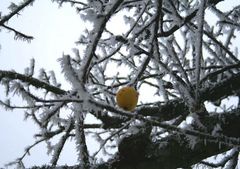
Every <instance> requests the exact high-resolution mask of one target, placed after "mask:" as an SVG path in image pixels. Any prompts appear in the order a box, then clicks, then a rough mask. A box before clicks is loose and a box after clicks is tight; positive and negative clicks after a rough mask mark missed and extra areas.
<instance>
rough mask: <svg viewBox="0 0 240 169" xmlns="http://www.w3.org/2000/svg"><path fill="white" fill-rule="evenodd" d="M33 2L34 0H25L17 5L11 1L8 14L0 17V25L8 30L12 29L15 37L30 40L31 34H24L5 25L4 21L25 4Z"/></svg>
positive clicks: (20, 9) (24, 6)
mask: <svg viewBox="0 0 240 169" xmlns="http://www.w3.org/2000/svg"><path fill="white" fill-rule="evenodd" d="M33 2H34V0H25V1H23V2H21V3H20V4H19V5H16V4H15V3H13V2H12V3H11V5H10V6H9V9H10V10H11V12H10V13H9V14H8V15H5V16H2V17H1V18H0V27H1V26H2V27H4V28H6V29H8V30H10V31H13V32H14V33H15V39H23V40H27V41H31V40H32V39H33V37H32V36H28V35H25V34H23V33H21V32H19V31H17V30H15V29H13V28H11V27H9V26H7V25H6V23H7V22H8V21H9V20H10V19H11V18H12V17H14V16H16V15H19V12H20V11H22V10H23V9H24V8H26V7H27V6H29V5H31V4H32V3H33Z"/></svg>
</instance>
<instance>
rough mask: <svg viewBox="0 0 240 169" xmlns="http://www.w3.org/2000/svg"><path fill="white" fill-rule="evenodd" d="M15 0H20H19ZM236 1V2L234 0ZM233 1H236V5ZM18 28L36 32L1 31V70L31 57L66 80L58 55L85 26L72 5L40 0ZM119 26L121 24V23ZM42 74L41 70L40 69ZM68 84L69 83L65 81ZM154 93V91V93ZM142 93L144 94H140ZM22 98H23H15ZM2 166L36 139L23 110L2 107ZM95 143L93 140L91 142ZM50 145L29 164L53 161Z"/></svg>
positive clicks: (68, 154)
mask: <svg viewBox="0 0 240 169" xmlns="http://www.w3.org/2000/svg"><path fill="white" fill-rule="evenodd" d="M14 2H19V1H17V0H15V1H14ZM232 2H233V3H234V2H236V1H235V0H232ZM233 3H232V5H234V4H233ZM9 4H10V0H1V3H0V11H2V12H3V13H2V15H4V14H7V13H8V12H9V11H8V10H7V7H8V5H9ZM8 25H9V26H12V27H14V28H15V29H17V30H19V31H21V32H23V33H25V34H28V35H32V36H34V38H35V39H34V40H33V41H32V42H31V43H27V42H22V41H16V40H14V34H13V33H9V32H8V31H6V30H5V29H1V32H0V45H1V49H0V70H12V69H14V70H15V71H17V72H20V73H23V72H24V68H25V67H27V66H28V65H29V62H30V59H31V58H35V60H36V71H38V70H39V69H40V68H41V67H44V68H45V69H46V70H49V71H50V70H55V72H56V74H57V77H58V79H59V80H61V81H64V80H63V79H64V77H63V75H61V73H60V72H61V69H60V65H59V63H58V62H57V59H58V58H59V57H61V56H62V54H63V53H65V54H67V53H71V51H72V48H73V47H74V46H75V44H74V42H75V41H77V40H78V38H79V37H80V34H81V32H82V31H83V29H84V25H85V24H84V23H83V22H81V20H80V17H79V16H78V15H77V14H76V12H75V10H74V8H72V7H71V6H70V5H64V7H63V8H60V9H59V7H58V5H57V4H56V3H52V2H51V1H50V0H39V1H36V2H35V3H34V5H33V6H32V7H31V6H30V7H27V8H25V10H24V11H23V12H21V15H20V16H18V17H14V18H12V19H11V20H10V22H9V23H8ZM118 28H119V27H118ZM37 74H38V73H37ZM63 85H64V87H68V85H67V84H63ZM150 94H151V93H150ZM140 96H141V95H140ZM0 98H1V99H3V98H5V97H4V90H3V88H2V86H0ZM15 101H16V102H20V101H21V100H20V99H15ZM0 113H1V116H0V117H1V123H0V133H1V139H0V168H1V167H4V164H6V163H8V162H10V161H12V160H14V159H15V158H17V157H20V156H21V155H22V154H23V152H24V148H25V147H26V146H27V145H30V144H32V143H33V142H34V140H33V135H34V134H35V133H36V131H37V128H36V126H35V125H34V124H32V122H31V121H30V120H28V121H23V118H24V116H23V114H24V113H23V111H22V110H16V111H12V112H10V111H5V110H4V109H2V108H1V107H0ZM90 144H92V143H90ZM74 149H75V148H74V145H73V144H72V146H68V148H67V149H64V151H65V152H64V153H62V155H61V158H60V161H59V162H60V164H65V163H67V164H68V165H71V164H74V163H76V155H74V154H73V152H74ZM45 154H46V145H45V144H42V145H40V146H38V148H37V149H33V150H32V151H31V156H28V157H26V158H25V160H24V162H25V164H26V167H29V166H32V165H42V164H46V163H48V162H49V161H50V157H48V156H46V155H45Z"/></svg>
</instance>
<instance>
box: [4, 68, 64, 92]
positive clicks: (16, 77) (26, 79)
mask: <svg viewBox="0 0 240 169" xmlns="http://www.w3.org/2000/svg"><path fill="white" fill-rule="evenodd" d="M4 78H6V79H9V80H20V81H22V82H25V83H29V84H31V85H32V86H34V87H36V88H41V89H45V90H47V91H50V92H52V93H55V94H65V93H66V91H64V90H62V89H60V88H58V87H55V86H52V85H50V84H48V83H45V82H43V81H41V80H38V79H36V78H34V77H29V76H26V75H23V74H20V73H17V72H13V71H5V70H0V81H2V79H4Z"/></svg>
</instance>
